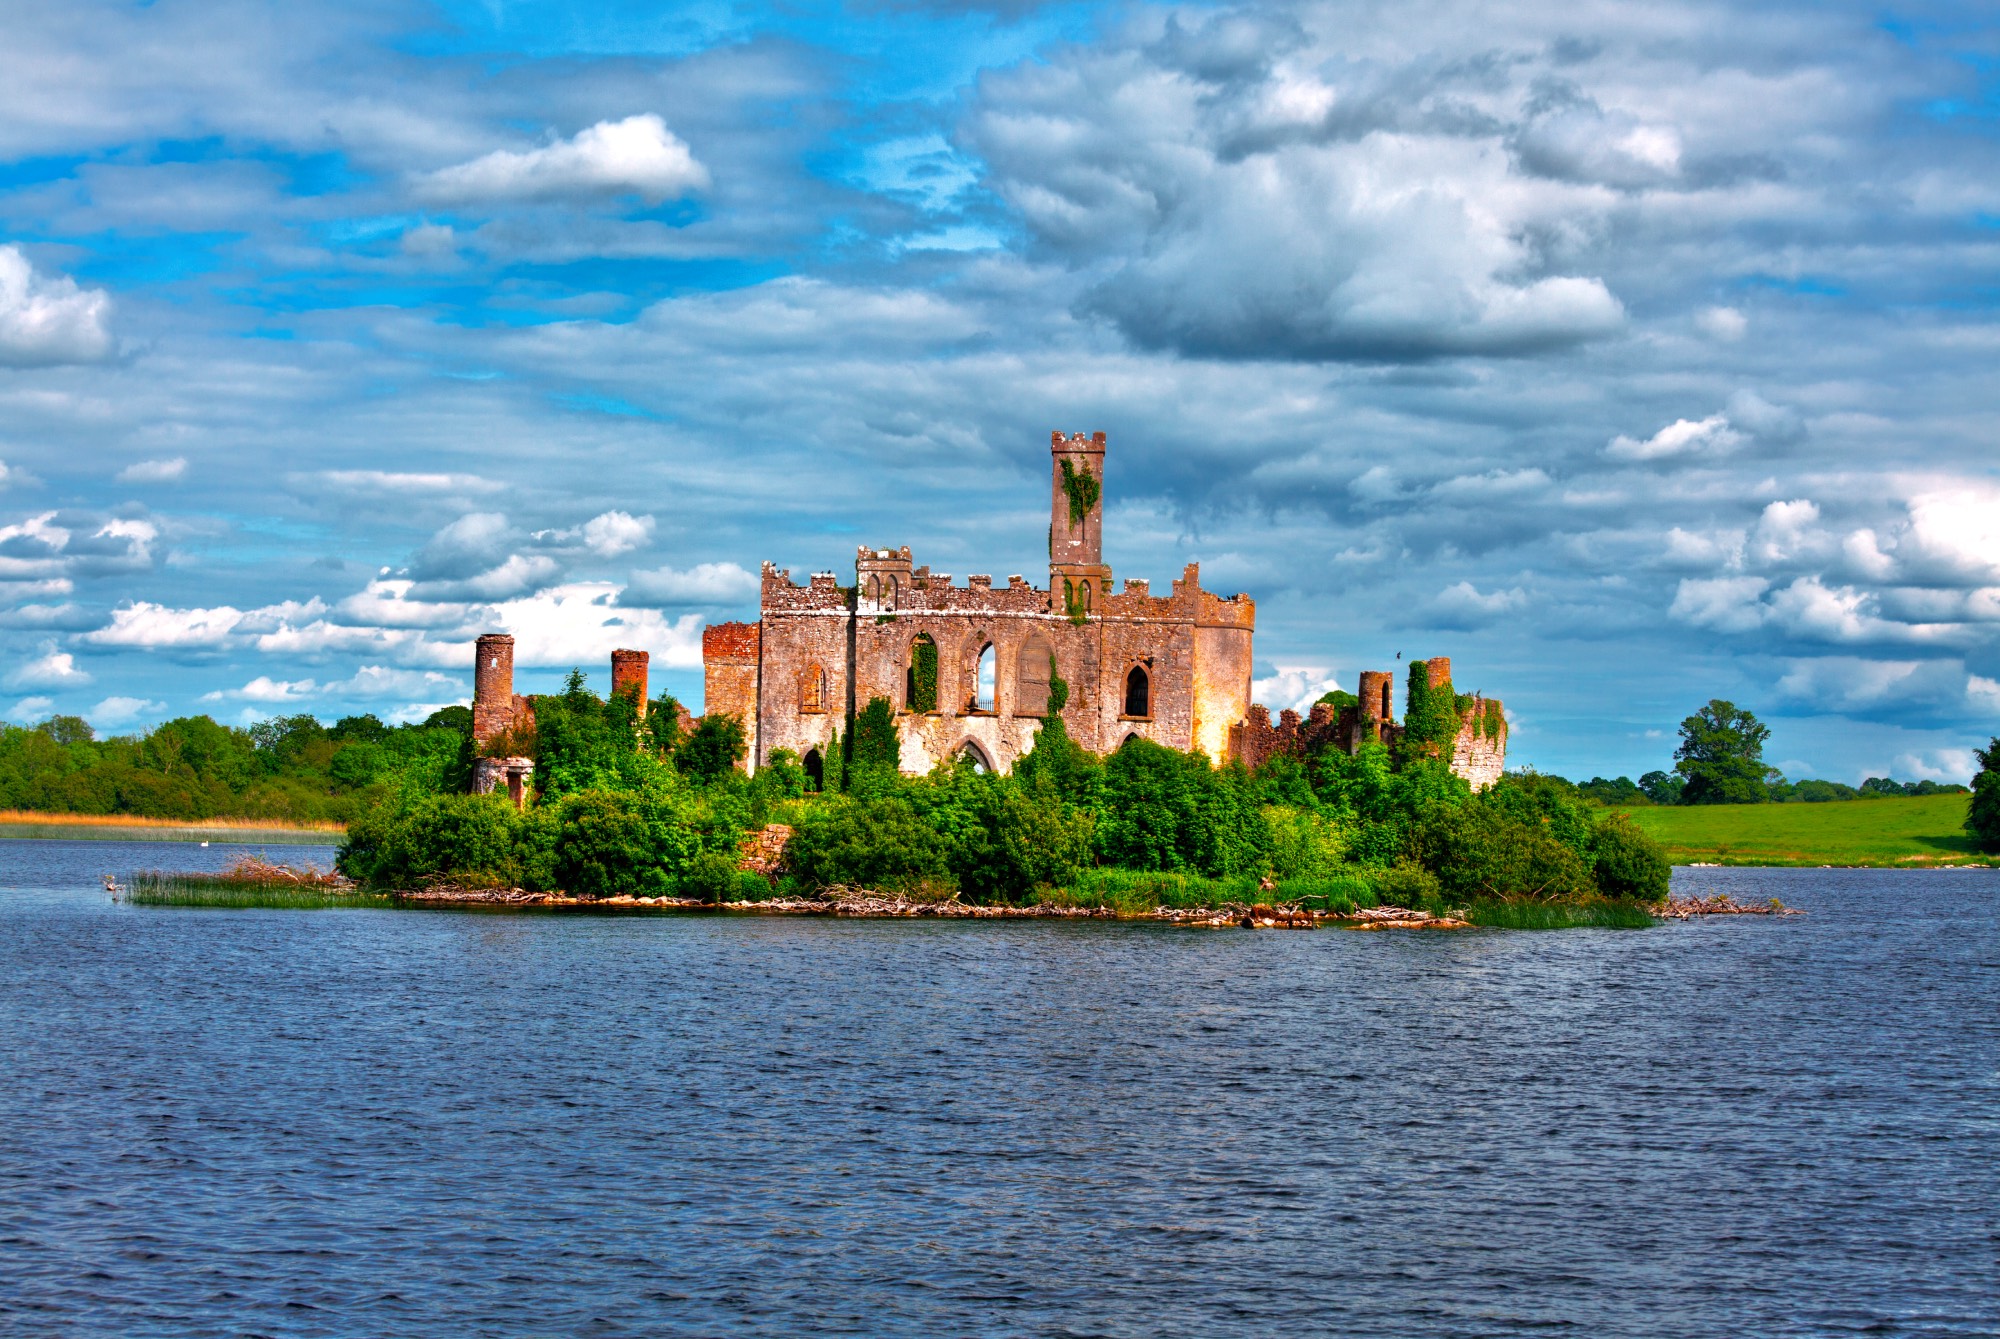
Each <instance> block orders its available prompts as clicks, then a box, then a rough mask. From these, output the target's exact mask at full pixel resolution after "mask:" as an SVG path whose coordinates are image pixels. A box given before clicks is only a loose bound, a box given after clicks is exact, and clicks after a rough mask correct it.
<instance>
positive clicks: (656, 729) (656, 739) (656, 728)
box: [646, 693, 681, 756]
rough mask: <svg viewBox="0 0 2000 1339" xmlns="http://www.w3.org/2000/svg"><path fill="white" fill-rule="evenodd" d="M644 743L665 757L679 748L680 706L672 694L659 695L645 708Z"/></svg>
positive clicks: (678, 700)
mask: <svg viewBox="0 0 2000 1339" xmlns="http://www.w3.org/2000/svg"><path fill="white" fill-rule="evenodd" d="M646 742H647V743H649V744H651V745H652V747H653V749H654V751H655V752H658V753H660V754H662V755H666V756H671V755H672V754H673V752H674V750H675V749H677V748H679V747H680V746H681V704H680V699H678V698H676V697H675V696H674V695H673V694H672V693H661V694H660V695H659V696H658V697H656V698H654V699H653V702H652V705H651V706H649V707H647V708H646Z"/></svg>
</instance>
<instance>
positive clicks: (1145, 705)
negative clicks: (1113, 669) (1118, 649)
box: [1125, 665, 1153, 716]
mask: <svg viewBox="0 0 2000 1339" xmlns="http://www.w3.org/2000/svg"><path fill="white" fill-rule="evenodd" d="M1152 688H1153V684H1152V680H1151V679H1149V678H1148V677H1147V675H1146V667H1145V666H1144V665H1134V666H1133V667H1132V668H1131V669H1130V670H1129V671H1127V672H1126V675H1125V714H1126V715H1127V716H1151V715H1152V714H1153V692H1152Z"/></svg>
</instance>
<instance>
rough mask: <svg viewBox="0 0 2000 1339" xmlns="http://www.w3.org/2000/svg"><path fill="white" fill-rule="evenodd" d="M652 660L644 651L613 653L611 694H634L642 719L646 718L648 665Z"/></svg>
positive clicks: (614, 695) (615, 695)
mask: <svg viewBox="0 0 2000 1339" xmlns="http://www.w3.org/2000/svg"><path fill="white" fill-rule="evenodd" d="M651 660H652V656H651V655H649V654H648V653H646V652H644V651H613V652H612V653H611V696H613V697H617V696H619V695H620V694H622V693H632V694H634V695H635V696H636V699H637V706H638V708H639V719H640V720H644V719H646V666H647V665H648V664H649V663H650V662H651Z"/></svg>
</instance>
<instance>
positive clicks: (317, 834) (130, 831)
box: [0, 809, 347, 846]
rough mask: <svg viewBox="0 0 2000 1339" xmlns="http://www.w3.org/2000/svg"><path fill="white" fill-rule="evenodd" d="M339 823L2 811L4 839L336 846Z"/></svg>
mask: <svg viewBox="0 0 2000 1339" xmlns="http://www.w3.org/2000/svg"><path fill="white" fill-rule="evenodd" d="M346 832H347V828H346V826H345V825H344V824H340V823H285V822H278V821H274V820H270V819H260V818H198V819H197V818H140V817H137V816H136V815H132V814H45V813H37V812H36V811H34V810H31V809H0V840H5V839H8V838H15V839H39V840H43V841H114V842H122V841H149V842H230V843H238V842H241V843H258V842H265V843H270V844H272V845H284V846H337V845H339V844H340V839H341V838H342V837H343V836H344V835H346Z"/></svg>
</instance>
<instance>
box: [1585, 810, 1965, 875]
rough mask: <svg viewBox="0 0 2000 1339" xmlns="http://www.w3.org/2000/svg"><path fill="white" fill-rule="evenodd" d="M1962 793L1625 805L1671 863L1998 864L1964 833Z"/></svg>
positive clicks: (1899, 866)
mask: <svg viewBox="0 0 2000 1339" xmlns="http://www.w3.org/2000/svg"><path fill="white" fill-rule="evenodd" d="M1967 798H1968V797H1967V796H1964V795H1924V796H1916V797H1912V798H1909V799H1895V800H1851V801H1843V802H1836V803H1831V804H1710V805H1692V806H1689V807H1687V808H1680V807H1678V806H1675V807H1665V808H1662V807H1654V808H1641V809H1627V810H1624V811H1623V812H1625V813H1628V814H1630V815H1631V816H1632V821H1633V822H1634V823H1637V824H1638V825H1639V826H1640V827H1641V828H1644V829H1645V830H1646V832H1647V833H1648V834H1650V835H1651V836H1652V837H1653V839H1654V840H1655V841H1658V842H1659V843H1660V844H1661V845H1663V846H1665V847H1666V848H1667V855H1668V857H1669V858H1670V859H1672V861H1673V862H1674V863H1675V864H1676V865H1692V864H1715V865H1870V866H1876V867H1879V868H1885V869H1909V868H1913V867H1922V866H1926V865H1990V864H2000V856H1992V855H1982V854H1980V852H1979V851H1978V849H1977V848H1976V847H1974V845H1973V843H1972V838H1971V837H1970V836H1968V835H1967V834H1966V831H1965V829H1964V827H1963V826H1962V825H1963V824H1964V822H1965V806H1966V800H1967Z"/></svg>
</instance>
